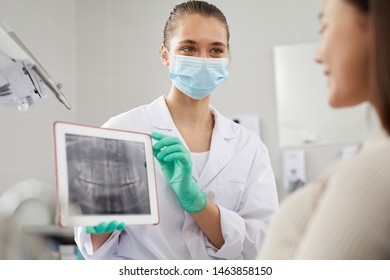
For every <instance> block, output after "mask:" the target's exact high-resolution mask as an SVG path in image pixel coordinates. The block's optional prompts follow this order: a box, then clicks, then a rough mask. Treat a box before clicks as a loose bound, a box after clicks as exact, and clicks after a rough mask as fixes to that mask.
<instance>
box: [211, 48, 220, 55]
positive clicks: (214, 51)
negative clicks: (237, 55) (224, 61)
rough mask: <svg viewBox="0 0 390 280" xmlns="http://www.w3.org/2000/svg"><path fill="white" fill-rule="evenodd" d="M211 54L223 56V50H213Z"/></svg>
mask: <svg viewBox="0 0 390 280" xmlns="http://www.w3.org/2000/svg"><path fill="white" fill-rule="evenodd" d="M211 53H212V54H221V53H223V50H221V49H212V50H211Z"/></svg>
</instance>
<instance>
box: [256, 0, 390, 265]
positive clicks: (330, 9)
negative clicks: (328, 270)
mask: <svg viewBox="0 0 390 280" xmlns="http://www.w3.org/2000/svg"><path fill="white" fill-rule="evenodd" d="M389 18H390V1H389V0H366V1H364V0H324V2H323V10H322V13H321V15H320V22H321V26H322V40H321V44H320V48H319V51H318V54H317V58H316V59H317V61H318V62H319V63H322V64H323V65H324V73H325V75H326V76H327V77H328V81H329V103H330V105H331V106H332V107H334V108H344V107H349V106H354V105H358V104H361V103H363V102H369V103H370V104H371V105H372V106H373V107H374V109H375V111H376V112H377V114H378V116H379V119H380V122H381V129H380V131H378V132H376V134H375V135H372V136H371V137H370V138H369V139H367V140H366V141H365V142H364V143H362V145H361V146H360V149H359V150H358V152H357V153H356V154H355V155H354V156H352V157H351V158H348V159H344V160H342V161H340V162H337V163H335V164H334V165H333V166H331V167H330V168H329V169H328V170H327V172H325V173H324V174H323V176H322V177H321V178H320V180H318V182H315V183H312V184H310V185H306V186H304V187H303V188H301V189H299V190H297V191H296V192H294V193H293V194H292V195H290V196H289V197H288V198H287V199H286V200H285V201H284V202H283V203H282V205H281V208H280V210H279V212H277V214H276V215H275V216H274V217H273V219H272V222H271V225H270V228H269V231H268V234H267V238H266V240H265V243H264V246H263V247H262V250H261V252H260V255H258V258H259V259H390V137H389V133H390V31H389V30H390V20H389Z"/></svg>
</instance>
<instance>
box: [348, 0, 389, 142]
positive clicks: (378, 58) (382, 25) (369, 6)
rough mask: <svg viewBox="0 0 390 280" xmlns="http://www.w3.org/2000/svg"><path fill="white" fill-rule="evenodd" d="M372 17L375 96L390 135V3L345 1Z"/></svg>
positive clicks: (367, 0) (374, 102)
mask: <svg viewBox="0 0 390 280" xmlns="http://www.w3.org/2000/svg"><path fill="white" fill-rule="evenodd" d="M345 1H347V2H348V3H350V4H352V5H354V6H356V7H357V8H358V9H359V10H360V11H361V12H363V13H366V14H368V15H369V16H371V20H372V23H373V27H374V50H373V54H372V55H373V56H372V57H373V60H374V75H375V79H376V80H375V85H374V87H375V88H374V96H373V100H372V103H373V105H374V106H375V108H376V109H377V111H378V115H379V118H380V120H381V123H382V126H383V128H384V129H385V130H386V131H387V133H388V134H390V32H389V30H390V20H389V18H390V1H389V0H345Z"/></svg>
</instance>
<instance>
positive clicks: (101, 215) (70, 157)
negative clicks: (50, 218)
mask: <svg viewBox="0 0 390 280" xmlns="http://www.w3.org/2000/svg"><path fill="white" fill-rule="evenodd" d="M54 146H55V163H56V185H57V214H58V216H57V221H58V223H59V225H61V226H64V227H66V226H96V225H97V224H99V223H101V222H110V221H112V220H116V221H118V222H123V223H125V224H157V223H158V222H159V212H158V203H157V189H156V178H155V167H154V159H153V147H152V139H151V137H150V135H148V134H144V133H137V132H131V131H123V130H115V129H108V128H100V127H93V126H86V125H81V124H74V123H67V122H55V123H54Z"/></svg>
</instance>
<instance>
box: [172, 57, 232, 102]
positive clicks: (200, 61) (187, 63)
mask: <svg viewBox="0 0 390 280" xmlns="http://www.w3.org/2000/svg"><path fill="white" fill-rule="evenodd" d="M228 65H229V59H227V58H199V57H193V56H185V55H172V61H171V66H170V68H169V77H170V79H171V81H172V82H173V84H174V85H175V86H176V87H177V88H178V89H179V90H180V91H182V92H184V93H185V94H186V95H188V96H189V97H191V98H193V99H202V98H204V97H206V96H208V95H210V93H211V92H212V91H213V90H215V89H216V88H217V87H218V86H219V85H220V84H222V82H223V81H225V80H226V79H227V78H228V76H229V72H228V70H227V68H228Z"/></svg>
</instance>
